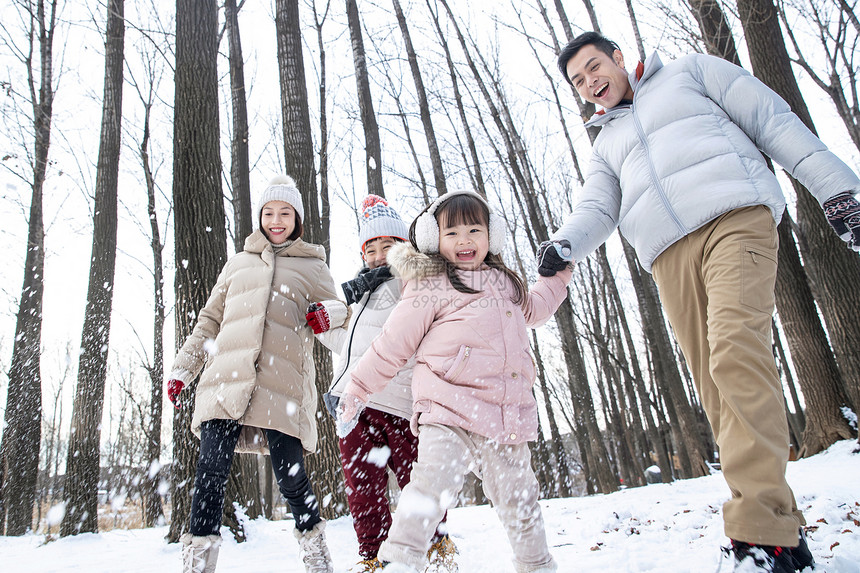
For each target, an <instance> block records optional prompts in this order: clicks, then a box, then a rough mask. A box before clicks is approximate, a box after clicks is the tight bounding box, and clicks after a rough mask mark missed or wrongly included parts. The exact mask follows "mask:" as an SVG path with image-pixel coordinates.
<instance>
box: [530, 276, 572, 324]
mask: <svg viewBox="0 0 860 573" xmlns="http://www.w3.org/2000/svg"><path fill="white" fill-rule="evenodd" d="M572 275H573V271H572V270H571V269H570V268H567V269H564V270H562V271H558V272H557V273H556V274H555V275H554V276H551V277H540V278H538V280H537V282H536V283H535V284H533V285H532V288H530V289H529V292H528V293H527V294H526V299H525V301H523V314H524V315H525V317H526V325H527V326H529V327H531V328H537V327H538V326H541V325H542V324H543V323H545V322H546V321H547V320H549V318H550V317H551V316H552V315H553V314H555V311H556V310H558V307H559V305H560V304H561V303H562V301H564V299H565V297H566V296H567V283H569V282H570V277H571V276H572Z"/></svg>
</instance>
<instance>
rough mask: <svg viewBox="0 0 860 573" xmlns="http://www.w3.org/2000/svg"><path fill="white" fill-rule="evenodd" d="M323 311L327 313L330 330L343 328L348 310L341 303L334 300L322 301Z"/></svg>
mask: <svg viewBox="0 0 860 573" xmlns="http://www.w3.org/2000/svg"><path fill="white" fill-rule="evenodd" d="M322 304H323V306H325V310H326V312H327V313H328V322H329V327H330V328H338V327H340V326H343V324H344V323H345V322H346V319H347V317H348V316H349V310H348V309H347V307H346V305H345V304H343V302H341V301H339V300H337V299H334V300H324V301H322Z"/></svg>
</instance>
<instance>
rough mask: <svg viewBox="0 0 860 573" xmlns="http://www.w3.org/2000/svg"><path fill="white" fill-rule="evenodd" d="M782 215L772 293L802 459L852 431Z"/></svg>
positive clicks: (788, 223)
mask: <svg viewBox="0 0 860 573" xmlns="http://www.w3.org/2000/svg"><path fill="white" fill-rule="evenodd" d="M782 217H783V219H782V222H780V224H779V226H778V227H777V231H778V232H779V252H778V253H777V255H778V261H777V281H776V288H775V294H776V300H777V305H778V307H779V318H780V321H781V322H782V325H783V328H784V329H785V331H786V339H787V340H788V348H789V352H790V353H791V361H792V363H793V364H794V369H795V370H796V371H797V379H798V382H799V383H800V388H801V391H802V392H803V399H804V402H805V404H806V420H807V423H806V426H805V428H804V432H803V437H802V438H801V443H800V444H798V446H799V451H798V455H799V456H801V457H803V456H804V455H812V454H815V453H818V452H819V451H821V450H822V449H824V448H827V447H829V446H830V445H831V444H832V443H833V442H835V441H836V440H841V439H847V438H850V437H851V429H850V428H849V427H848V424H847V422H846V420H845V418H844V417H843V416H842V415H841V411H840V407H841V406H844V405H845V404H846V402H847V396H846V395H845V393H844V391H843V390H842V385H841V383H840V379H841V377H840V373H839V368H838V366H837V364H836V360H835V358H834V357H833V353H832V352H831V350H830V346H829V345H828V344H827V335H826V334H825V333H824V329H823V328H822V326H821V318H820V316H819V313H818V308H817V307H816V306H815V302H814V300H813V296H812V292H811V290H810V287H809V283H808V282H807V280H806V273H805V272H804V271H803V267H802V266H801V263H800V256H799V255H798V253H797V246H796V245H795V243H794V236H793V235H792V233H791V227H792V225H791V218H790V216H789V214H788V212H786V213H784V214H783V216H782Z"/></svg>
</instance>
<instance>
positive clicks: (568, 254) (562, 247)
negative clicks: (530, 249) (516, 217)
mask: <svg viewBox="0 0 860 573" xmlns="http://www.w3.org/2000/svg"><path fill="white" fill-rule="evenodd" d="M572 254H573V252H572V250H571V248H570V241H568V240H567V239H561V240H559V241H544V242H543V243H541V244H540V247H538V252H537V263H538V274H540V276H542V277H551V276H554V275H555V273H557V272H558V271H562V270H564V269H565V268H566V267H567V265H569V264H570V262H571V261H572V260H573V259H572Z"/></svg>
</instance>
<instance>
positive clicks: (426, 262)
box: [385, 243, 445, 281]
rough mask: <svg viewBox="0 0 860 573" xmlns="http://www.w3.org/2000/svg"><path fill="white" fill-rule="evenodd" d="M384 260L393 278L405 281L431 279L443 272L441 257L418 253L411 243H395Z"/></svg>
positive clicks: (443, 266)
mask: <svg viewBox="0 0 860 573" xmlns="http://www.w3.org/2000/svg"><path fill="white" fill-rule="evenodd" d="M385 260H386V261H387V262H388V266H389V267H391V271H392V273H393V274H394V276H396V277H400V278H401V279H403V280H407V281H408V280H415V279H424V278H427V277H433V276H436V275H440V274H442V273H444V272H445V264H444V262H443V261H442V257H440V256H439V255H425V254H424V253H420V252H418V251H416V250H415V248H414V247H413V246H412V244H411V243H397V244H396V245H394V246H393V247H391V249H389V250H388V254H387V255H386V257H385Z"/></svg>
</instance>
